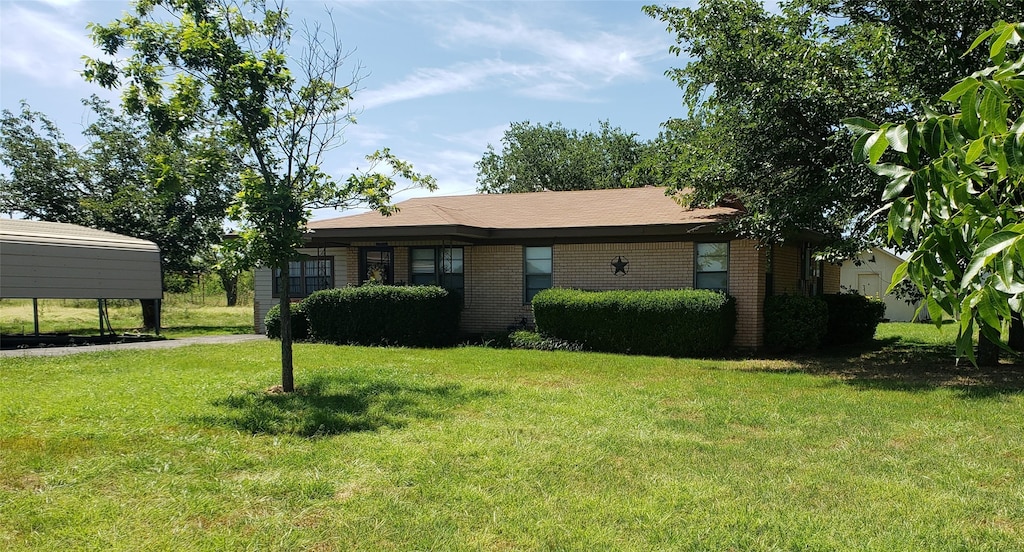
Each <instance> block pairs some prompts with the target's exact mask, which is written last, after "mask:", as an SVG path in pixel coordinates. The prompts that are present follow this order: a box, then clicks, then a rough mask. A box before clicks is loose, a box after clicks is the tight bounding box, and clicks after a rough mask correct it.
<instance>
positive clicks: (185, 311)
mask: <svg viewBox="0 0 1024 552" xmlns="http://www.w3.org/2000/svg"><path fill="white" fill-rule="evenodd" d="M240 303H242V304H240V305H238V306H235V307H227V306H225V304H226V299H225V297H224V296H223V295H215V294H211V295H207V296H203V295H198V294H178V295H174V294H167V295H166V296H165V298H164V301H163V309H162V315H161V316H162V323H161V325H162V327H163V333H164V334H165V335H167V336H168V337H185V336H190V335H204V334H232V333H251V332H252V331H253V325H252V297H251V296H249V297H242V298H240ZM107 312H108V313H109V315H110V324H111V326H112V328H113V330H114V331H115V332H117V333H125V332H133V331H138V330H139V329H140V328H141V326H142V310H141V307H140V306H139V302H138V301H125V300H112V301H109V302H108V307H107ZM39 331H40V332H41V333H71V334H75V335H96V334H98V333H99V312H98V307H97V304H96V301H95V300H78V299H73V300H72V299H40V300H39ZM32 332H33V320H32V301H31V300H30V299H0V333H3V334H30V333H32Z"/></svg>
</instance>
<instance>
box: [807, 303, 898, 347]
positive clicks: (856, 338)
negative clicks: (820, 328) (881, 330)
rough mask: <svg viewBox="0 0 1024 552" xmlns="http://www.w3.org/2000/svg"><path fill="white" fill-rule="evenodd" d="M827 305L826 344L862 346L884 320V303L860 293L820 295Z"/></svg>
mask: <svg viewBox="0 0 1024 552" xmlns="http://www.w3.org/2000/svg"><path fill="white" fill-rule="evenodd" d="M821 298H822V299H824V300H825V303H826V304H827V305H828V331H827V333H826V334H825V338H824V342H825V344H826V345H849V344H853V343H864V342H866V341H871V340H872V339H874V337H875V329H876V328H878V324H879V323H881V322H882V318H884V317H885V303H883V302H882V301H879V300H877V299H869V298H867V297H864V296H863V295H860V294H859V293H838V294H832V295H822V296H821Z"/></svg>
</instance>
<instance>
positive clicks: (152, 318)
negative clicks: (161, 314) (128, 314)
mask: <svg viewBox="0 0 1024 552" xmlns="http://www.w3.org/2000/svg"><path fill="white" fill-rule="evenodd" d="M139 302H140V303H142V329H143V330H147V331H148V330H156V329H157V327H156V321H157V319H158V318H157V309H159V308H160V305H159V302H158V301H157V300H156V299H139Z"/></svg>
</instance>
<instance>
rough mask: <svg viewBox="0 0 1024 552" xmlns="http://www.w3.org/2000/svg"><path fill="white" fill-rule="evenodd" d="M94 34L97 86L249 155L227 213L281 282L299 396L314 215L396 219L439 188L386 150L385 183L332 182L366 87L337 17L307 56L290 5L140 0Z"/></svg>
mask: <svg viewBox="0 0 1024 552" xmlns="http://www.w3.org/2000/svg"><path fill="white" fill-rule="evenodd" d="M328 15H329V14H328ZM90 31H91V34H92V38H93V41H94V42H95V43H96V45H97V46H98V47H99V48H100V49H101V50H102V52H103V55H102V56H101V57H97V58H88V59H86V68H85V71H84V76H85V77H86V79H88V80H91V81H94V82H97V83H99V84H100V85H102V86H104V87H108V88H114V87H120V89H121V91H122V96H123V101H124V104H125V106H126V108H127V109H128V111H129V112H131V113H138V114H144V115H145V117H146V120H147V121H148V122H149V124H150V126H151V127H152V128H153V129H154V130H155V131H157V132H159V133H161V134H166V135H169V136H171V137H173V138H175V139H178V138H179V137H181V136H184V135H188V134H189V133H192V132H195V131H196V130H197V129H199V128H202V127H203V126H204V125H209V124H211V123H213V124H216V125H218V126H219V127H221V128H223V133H222V136H223V139H224V140H225V141H226V142H227V143H228V144H230V145H231V146H233V147H235V148H237V150H238V151H240V152H241V155H242V162H243V164H244V166H243V170H242V171H241V178H240V190H239V192H238V193H237V194H236V195H235V197H234V201H233V203H232V205H231V206H230V208H229V211H228V212H229V214H230V215H231V216H232V218H234V219H235V220H236V221H238V223H239V225H240V226H241V230H240V237H241V240H242V241H243V242H244V243H245V245H246V250H247V251H248V252H249V253H250V254H251V255H252V259H253V260H254V261H255V262H258V263H261V264H265V265H268V266H272V267H277V268H278V269H279V270H280V272H281V283H282V285H281V286H280V290H281V293H280V306H281V386H282V389H283V390H284V391H292V390H293V389H294V379H293V367H292V343H291V341H292V340H291V316H290V313H291V309H290V299H289V296H288V287H289V286H288V280H287V277H288V261H290V260H292V259H294V258H295V257H296V255H297V252H296V248H298V247H301V246H302V244H303V233H304V230H305V226H306V223H307V222H308V220H309V218H310V216H311V215H310V211H311V209H313V208H317V207H335V208H346V207H350V206H353V205H357V204H365V205H368V206H369V207H371V208H373V209H376V210H378V211H380V212H382V213H384V214H387V213H390V212H391V211H392V209H393V207H392V206H391V196H392V194H393V193H394V191H395V188H396V182H395V177H401V178H404V179H406V180H408V181H409V182H411V183H412V184H413V185H422V186H426V187H428V188H433V187H434V186H435V185H434V182H433V179H432V178H430V177H429V176H425V175H420V174H418V173H416V172H415V171H414V170H413V169H412V167H411V166H410V165H409V164H408V163H405V162H403V161H401V160H399V159H398V158H396V157H395V156H394V155H392V154H391V153H390V152H389V151H388V150H386V149H385V150H383V151H379V152H376V153H374V154H372V155H371V156H369V158H368V160H369V161H370V163H371V165H381V166H387V170H386V172H385V171H383V170H382V171H377V170H373V169H372V168H371V170H370V171H369V172H366V173H362V174H358V175H352V176H350V177H348V178H345V179H339V178H336V177H335V176H334V175H333V174H331V173H330V172H329V171H327V170H324V168H323V163H324V162H325V160H326V155H327V153H328V152H330V151H331V150H333V149H334V148H336V147H338V146H340V145H341V144H342V142H343V136H344V129H345V127H346V126H347V125H348V124H351V123H352V122H353V118H352V117H351V113H350V111H349V105H350V102H351V99H352V94H353V91H354V89H355V88H356V87H357V85H358V82H359V78H360V76H361V75H360V67H359V66H358V65H356V66H355V67H354V68H352V70H351V71H349V67H350V65H351V64H349V63H347V59H348V52H347V51H346V50H345V49H344V48H343V47H342V44H341V42H340V39H339V37H338V36H337V32H336V29H335V28H334V27H333V25H332V24H331V21H330V18H329V17H327V18H324V19H323V20H322V22H315V23H310V24H307V25H306V26H304V27H303V28H302V29H301V34H300V35H299V37H300V38H299V40H297V42H298V46H297V47H293V46H292V41H293V38H294V37H295V30H294V29H293V27H292V25H291V24H290V23H289V21H288V11H287V10H286V9H285V7H284V5H283V2H282V1H279V2H277V3H268V2H266V1H263V0H237V1H233V0H213V1H208V2H195V1H191V0H141V1H138V2H135V3H134V4H133V10H132V12H130V13H126V14H125V15H124V16H122V17H121V18H120V19H117V20H115V21H112V22H110V23H108V24H106V25H100V24H91V25H90Z"/></svg>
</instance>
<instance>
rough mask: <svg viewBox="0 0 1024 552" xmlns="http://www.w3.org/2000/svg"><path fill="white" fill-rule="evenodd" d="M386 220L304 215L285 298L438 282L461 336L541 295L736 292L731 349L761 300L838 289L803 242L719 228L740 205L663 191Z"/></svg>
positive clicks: (261, 280) (573, 195)
mask: <svg viewBox="0 0 1024 552" xmlns="http://www.w3.org/2000/svg"><path fill="white" fill-rule="evenodd" d="M397 207H398V208H399V211H398V212H397V213H395V214H393V215H391V216H390V217H384V216H382V215H380V214H378V213H376V212H371V213H363V214H358V215H351V216H345V217H340V218H333V219H328V220H319V221H314V222H311V223H310V224H309V233H308V238H307V242H306V243H307V247H305V248H303V249H302V250H301V251H300V253H302V255H303V257H302V260H301V261H295V262H293V263H291V266H290V269H289V275H290V281H291V284H290V285H291V288H290V291H291V294H292V296H294V297H303V296H306V295H308V294H309V293H311V292H313V291H316V290H318V289H324V288H331V287H342V286H346V285H361V284H363V283H364V282H367V281H371V280H373V281H378V282H383V283H387V284H397V285H417V284H439V285H443V286H445V287H447V288H449V289H451V290H454V291H456V292H458V293H460V294H462V297H463V305H464V309H463V314H462V328H461V329H462V330H463V331H464V332H466V333H469V334H484V333H489V332H498V331H505V330H507V329H508V328H510V327H515V326H517V325H520V324H530V323H532V312H531V307H530V300H531V299H532V298H533V296H534V295H535V294H536V293H537V292H538V291H540V290H541V289H545V288H549V287H563V288H577V289H587V290H611V289H669V288H708V289H716V290H722V291H726V292H728V293H729V294H731V295H732V296H734V297H735V298H736V305H737V314H738V322H737V332H736V337H735V340H734V345H735V346H737V347H742V348H757V347H759V346H760V345H761V344H762V334H763V326H764V320H763V316H762V304H763V302H764V297H765V295H766V294H772V293H802V294H815V293H822V292H828V293H835V292H837V291H838V289H839V270H838V267H836V266H834V265H824V264H822V263H820V262H815V261H813V258H812V255H811V253H812V248H811V241H812V240H813V239H814V236H810V235H808V236H805V237H804V238H803V241H792V242H790V243H787V244H786V245H785V246H772V247H758V243H757V242H756V241H755V240H749V239H742V238H737V237H736V236H734V235H730V234H726V233H722V225H723V223H725V222H727V221H728V220H729V219H731V218H733V217H735V216H737V215H738V214H740V212H741V211H740V207H739V206H737V205H721V206H716V207H713V208H706V209H690V208H684V207H681V206H680V204H679V203H678V202H677V201H676V200H675V198H673V197H671V196H667V195H666V194H665V189H664V188H655V187H646V188H630V189H610V190H587V191H569V192H536V193H524V194H483V195H466V196H448V197H437V196H431V197H422V198H416V199H410V200H407V201H403V202H401V203H399V204H398V205H397ZM276 281H277V279H276V278H272V277H271V270H269V269H260V270H258V271H257V273H256V301H255V316H256V327H257V331H258V332H261V333H262V332H263V331H264V329H263V317H264V316H265V314H266V312H267V310H269V309H270V307H271V306H272V305H274V304H276V301H277V300H276V299H275V296H276Z"/></svg>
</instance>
